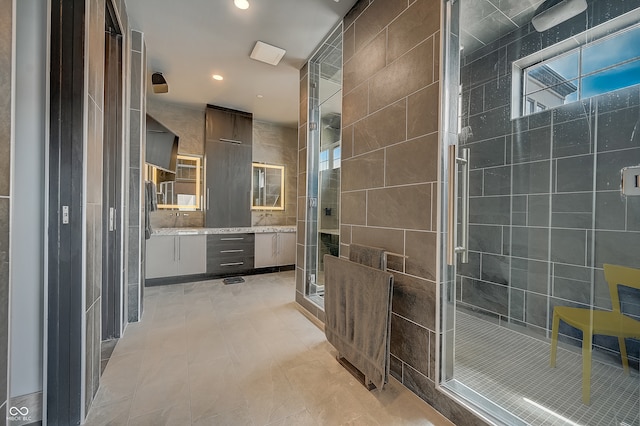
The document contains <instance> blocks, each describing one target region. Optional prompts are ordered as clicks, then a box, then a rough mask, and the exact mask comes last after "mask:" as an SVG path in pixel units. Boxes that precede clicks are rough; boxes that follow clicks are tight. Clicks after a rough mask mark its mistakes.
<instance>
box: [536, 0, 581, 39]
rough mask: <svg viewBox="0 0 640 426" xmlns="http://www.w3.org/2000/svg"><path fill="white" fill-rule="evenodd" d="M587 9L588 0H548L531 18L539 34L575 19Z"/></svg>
mask: <svg viewBox="0 0 640 426" xmlns="http://www.w3.org/2000/svg"><path fill="white" fill-rule="evenodd" d="M586 9H587V1H586V0H546V1H545V2H544V3H542V4H541V5H540V7H538V9H536V11H535V13H534V14H533V18H531V23H532V24H533V28H535V29H536V31H538V32H539V33H541V32H542V31H546V30H548V29H549V28H551V27H555V26H556V25H558V24H560V23H562V22H564V21H566V20H568V19H571V18H573V17H574V16H576V15H578V14H580V13H582V12H584V11H585V10H586Z"/></svg>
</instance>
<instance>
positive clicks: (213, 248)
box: [207, 234, 254, 275]
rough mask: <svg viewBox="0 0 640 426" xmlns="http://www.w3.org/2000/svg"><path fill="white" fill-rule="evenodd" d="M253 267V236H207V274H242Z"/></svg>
mask: <svg viewBox="0 0 640 426" xmlns="http://www.w3.org/2000/svg"><path fill="white" fill-rule="evenodd" d="M253 265H254V234H213V235H207V274H214V275H232V274H242V273H244V272H248V271H250V270H251V269H253V267H254V266H253Z"/></svg>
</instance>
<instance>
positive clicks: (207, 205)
mask: <svg viewBox="0 0 640 426" xmlns="http://www.w3.org/2000/svg"><path fill="white" fill-rule="evenodd" d="M207 210H209V187H207Z"/></svg>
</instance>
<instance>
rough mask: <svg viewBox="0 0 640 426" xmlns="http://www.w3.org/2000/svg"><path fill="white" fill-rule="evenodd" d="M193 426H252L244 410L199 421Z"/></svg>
mask: <svg viewBox="0 0 640 426" xmlns="http://www.w3.org/2000/svg"><path fill="white" fill-rule="evenodd" d="M193 425H194V426H254V423H253V420H251V416H250V415H249V412H248V410H247V409H246V408H238V409H235V410H231V411H227V412H223V413H220V414H217V415H215V416H211V417H207V418H204V419H200V420H198V421H196V422H194V423H193Z"/></svg>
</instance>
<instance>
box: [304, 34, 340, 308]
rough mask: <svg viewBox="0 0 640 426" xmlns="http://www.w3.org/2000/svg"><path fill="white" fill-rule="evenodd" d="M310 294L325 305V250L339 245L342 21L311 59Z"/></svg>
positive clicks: (335, 249)
mask: <svg viewBox="0 0 640 426" xmlns="http://www.w3.org/2000/svg"><path fill="white" fill-rule="evenodd" d="M308 66H309V92H308V93H309V135H308V138H307V140H308V150H307V157H308V158H307V193H308V197H309V200H310V203H309V205H308V206H307V229H306V232H307V252H306V266H307V273H306V281H307V286H306V291H307V293H306V295H307V297H308V298H309V299H310V300H312V301H313V302H314V303H316V304H318V305H319V306H321V307H322V306H324V304H323V296H324V262H323V257H324V255H325V254H331V255H333V256H338V252H339V248H340V159H341V122H342V121H341V120H342V25H339V26H338V27H337V28H336V29H335V30H334V31H333V32H332V33H331V35H329V37H328V38H327V39H326V40H325V42H324V43H323V44H322V46H320V48H319V49H318V51H317V52H316V54H315V55H313V56H312V58H311V60H310V61H309V65H308Z"/></svg>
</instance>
